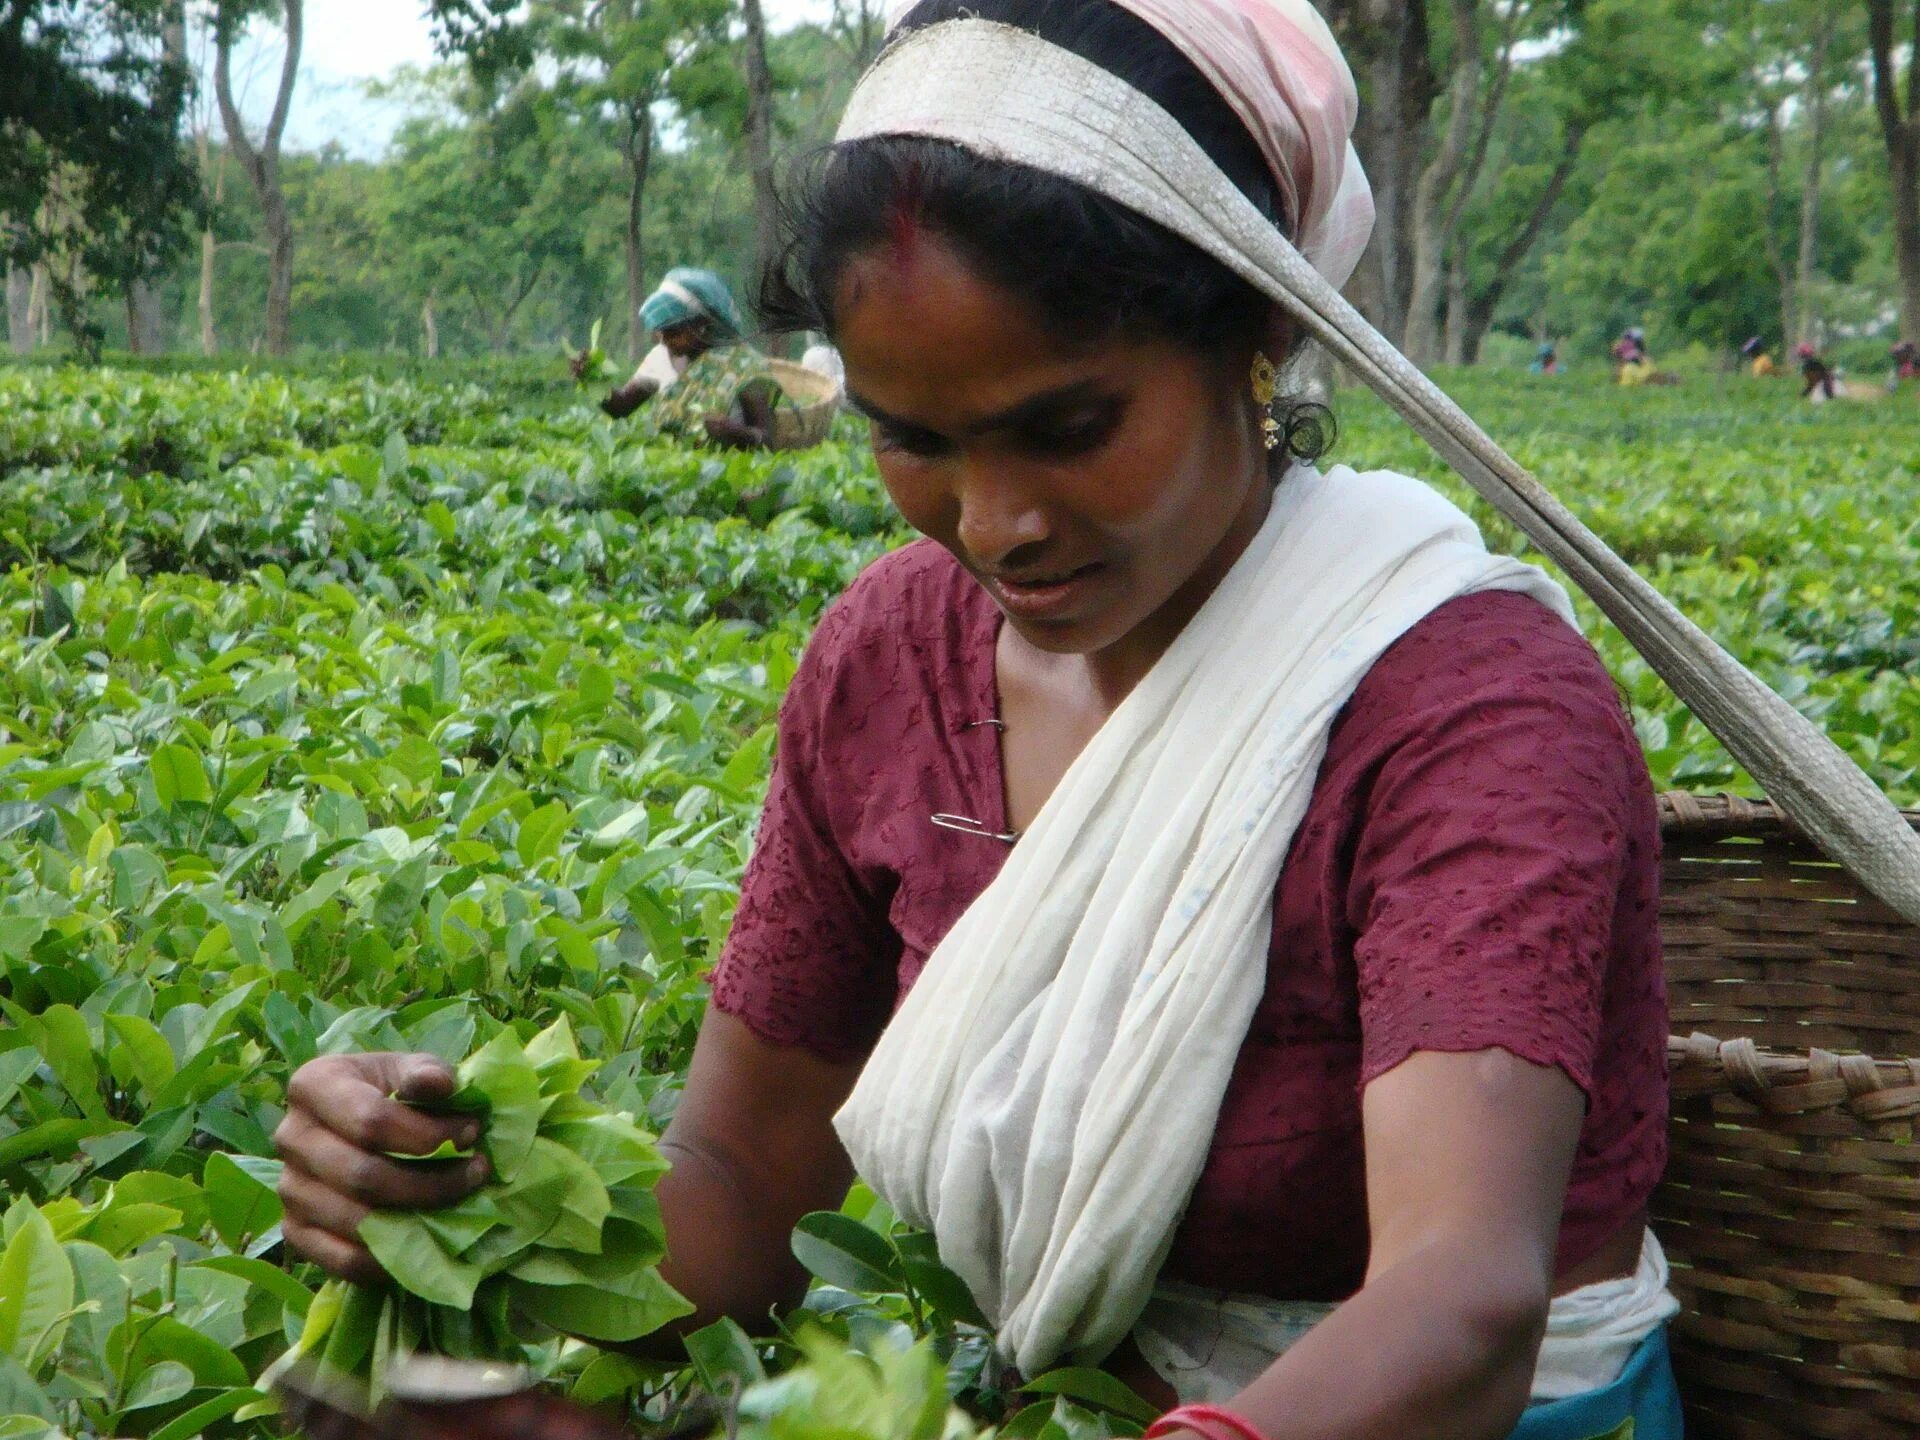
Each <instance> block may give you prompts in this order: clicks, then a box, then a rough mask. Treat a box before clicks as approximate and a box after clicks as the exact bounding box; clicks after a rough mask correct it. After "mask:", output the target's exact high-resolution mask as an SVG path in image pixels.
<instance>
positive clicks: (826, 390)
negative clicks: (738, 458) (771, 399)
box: [767, 358, 840, 450]
mask: <svg viewBox="0 0 1920 1440" xmlns="http://www.w3.org/2000/svg"><path fill="white" fill-rule="evenodd" d="M767 367H768V368H769V369H770V370H771V371H772V372H773V378H774V379H776V380H778V381H779V382H780V388H781V390H782V391H784V392H785V394H784V396H783V398H782V399H781V401H780V403H779V404H778V405H776V406H775V407H774V411H773V433H772V434H771V435H770V436H768V437H767V438H768V448H769V449H773V450H805V449H808V448H809V447H811V446H814V445H818V444H819V443H820V442H821V441H822V440H825V439H826V438H827V433H828V432H829V431H830V430H832V429H833V417H834V416H835V415H836V414H838V413H839V410H840V387H839V386H838V385H836V384H835V383H834V382H833V380H832V379H831V378H829V377H828V376H825V375H822V374H821V373H820V372H819V371H818V370H809V369H807V367H806V366H804V365H796V364H794V362H793V361H791V360H779V359H772V358H770V359H768V361H767Z"/></svg>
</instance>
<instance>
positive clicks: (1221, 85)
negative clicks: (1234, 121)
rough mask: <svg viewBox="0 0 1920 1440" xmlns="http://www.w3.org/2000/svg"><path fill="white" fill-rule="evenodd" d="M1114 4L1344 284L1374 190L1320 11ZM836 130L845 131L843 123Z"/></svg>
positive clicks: (1315, 257) (1315, 259)
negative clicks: (1225, 119)
mask: <svg viewBox="0 0 1920 1440" xmlns="http://www.w3.org/2000/svg"><path fill="white" fill-rule="evenodd" d="M1116 3H1118V4H1119V5H1120V7H1121V8H1122V9H1124V10H1129V11H1131V12H1132V13H1133V14H1135V15H1137V16H1138V17H1139V18H1140V19H1142V20H1144V21H1146V22H1147V24H1149V25H1151V26H1152V27H1153V28H1154V29H1155V30H1157V31H1159V32H1160V34H1161V35H1163V36H1165V37H1166V38H1167V39H1168V40H1169V41H1170V42H1172V44H1173V46H1174V47H1175V48H1176V49H1177V50H1179V51H1180V53H1181V54H1183V55H1185V56H1186V57H1187V59H1188V60H1190V61H1191V62H1192V63H1193V65H1194V67H1195V68H1196V69H1197V70H1199V72H1200V73H1201V74H1202V75H1203V76H1205V77H1206V79H1207V80H1208V81H1209V82H1211V83H1212V85H1213V87H1214V89H1216V90H1217V91H1219V92H1220V95H1221V97H1222V98H1223V99H1224V100H1226V102H1227V103H1228V105H1230V106H1231V107H1232V108H1233V111H1234V113H1235V114H1237V115H1238V116H1239V117H1240V122H1241V123H1242V124H1243V125H1245V126H1246V127H1247V131H1248V133H1249V134H1250V135H1252V136H1253V139H1254V142H1255V143H1256V144H1257V145H1258V146H1259V147H1260V153H1261V154H1262V155H1264V156H1265V157H1266V161H1267V168H1268V169H1269V170H1271V171H1272V172H1273V177H1274V179H1275V181H1276V182H1277V183H1278V185H1279V187H1280V194H1281V196H1282V197H1283V198H1284V200H1285V202H1286V207H1287V215H1288V218H1289V219H1290V220H1291V221H1292V222H1293V228H1294V245H1295V247H1296V248H1297V249H1298V250H1299V251H1300V252H1301V254H1302V255H1304V256H1305V257H1306V259H1307V262H1308V263H1309V264H1310V265H1312V266H1313V268H1314V269H1315V270H1317V271H1319V272H1320V274H1322V275H1324V276H1325V277H1326V278H1327V281H1328V283H1330V284H1331V285H1333V286H1334V287H1335V288H1336V289H1338V288H1339V287H1340V286H1342V285H1345V284H1346V283H1347V279H1348V277H1350V276H1351V275H1352V274H1353V271H1354V267H1355V266H1357V265H1358V264H1359V263H1360V255H1361V252H1362V251H1364V250H1365V249H1366V248H1367V240H1368V238H1369V237H1370V236H1371V235H1372V234H1373V190H1372V187H1371V186H1369V185H1368V183H1367V175H1366V171H1365V169H1364V168H1362V166H1361V164H1360V156H1359V155H1358V153H1357V152H1356V151H1355V150H1354V148H1353V141H1352V136H1353V125H1354V120H1355V117H1356V116H1357V115H1358V113H1359V108H1360V101H1359V95H1358V92H1357V91H1356V90H1355V88H1354V83H1353V74H1352V72H1351V71H1350V70H1349V69H1348V68H1347V61H1346V57H1345V56H1344V55H1342V54H1341V53H1340V45H1339V42H1338V41H1336V40H1335V39H1334V38H1333V33H1332V32H1331V31H1330V30H1328V29H1327V22H1326V21H1325V20H1323V19H1322V18H1321V17H1320V12H1319V11H1317V10H1315V9H1314V8H1313V6H1312V5H1311V4H1309V3H1308V0H1116ZM912 8H913V0H906V3H903V4H897V5H895V6H894V7H893V9H892V10H891V12H890V13H889V16H888V20H889V23H890V24H892V25H898V24H899V22H900V21H901V20H902V19H903V18H904V17H905V16H906V14H907V13H908V12H909V11H910V10H911V9H912ZM950 23H951V22H950ZM895 133H908V132H907V131H906V130H905V129H902V130H899V131H896V132H895ZM841 138H843V139H847V138H852V137H851V136H849V135H848V133H847V131H846V130H845V129H844V128H843V129H842V132H841ZM949 138H955V137H949Z"/></svg>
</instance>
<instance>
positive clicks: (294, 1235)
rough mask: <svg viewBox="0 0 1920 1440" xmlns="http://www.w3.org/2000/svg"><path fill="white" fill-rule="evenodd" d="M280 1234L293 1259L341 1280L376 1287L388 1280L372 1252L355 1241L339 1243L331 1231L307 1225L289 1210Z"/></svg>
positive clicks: (343, 1240)
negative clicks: (304, 1262)
mask: <svg viewBox="0 0 1920 1440" xmlns="http://www.w3.org/2000/svg"><path fill="white" fill-rule="evenodd" d="M280 1234H281V1235H282V1236H283V1237H284V1238H285V1240H286V1242H287V1245H288V1246H289V1248H291V1249H292V1250H293V1252H294V1253H295V1254H296V1255H299V1256H301V1257H302V1258H304V1259H307V1260H311V1261H312V1262H313V1263H314V1264H316V1265H318V1266H319V1267H320V1268H321V1269H322V1270H324V1271H326V1272H327V1273H328V1274H329V1275H332V1276H336V1277H337V1278H339V1279H341V1280H354V1281H358V1282H359V1283H360V1284H362V1285H377V1284H379V1283H380V1282H381V1281H383V1280H385V1279H386V1278H387V1274H386V1271H385V1270H383V1269H381V1268H380V1262H379V1261H378V1260H375V1259H374V1258H373V1252H372V1251H370V1250H368V1249H367V1247H366V1246H364V1245H362V1244H361V1243H360V1242H359V1241H358V1240H345V1239H342V1238H341V1237H340V1236H338V1235H336V1234H334V1233H333V1231H331V1230H328V1229H324V1228H323V1227H321V1226H318V1225H314V1224H310V1223H308V1222H307V1221H306V1220H304V1219H302V1218H301V1217H299V1216H297V1215H296V1214H295V1213H294V1212H293V1210H291V1209H289V1210H288V1211H287V1213H286V1216H285V1218H284V1219H282V1221H281V1222H280Z"/></svg>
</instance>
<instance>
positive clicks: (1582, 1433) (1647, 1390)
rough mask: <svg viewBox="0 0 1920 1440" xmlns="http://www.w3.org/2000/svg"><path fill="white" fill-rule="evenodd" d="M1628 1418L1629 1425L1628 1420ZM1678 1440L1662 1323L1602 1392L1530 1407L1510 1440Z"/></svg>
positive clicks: (1676, 1396)
mask: <svg viewBox="0 0 1920 1440" xmlns="http://www.w3.org/2000/svg"><path fill="white" fill-rule="evenodd" d="M1629 1420H1631V1421H1632V1422H1633V1423H1632V1425H1631V1426H1628V1425H1627V1422H1628V1421H1629ZM1616 1437H1617V1440H1682V1423H1681V1418H1680V1387H1679V1386H1678V1385H1676V1384H1675V1383H1674V1378H1673V1361H1672V1358H1671V1357H1670V1356H1669V1355H1668V1353H1667V1327H1666V1326H1664V1325H1662V1326H1661V1327H1660V1328H1659V1329H1658V1330H1656V1331H1654V1332H1653V1333H1652V1334H1651V1335H1649V1336H1648V1337H1647V1338H1646V1339H1645V1340H1643V1341H1641V1342H1640V1348H1639V1349H1638V1350H1635V1351H1634V1352H1633V1358H1632V1359H1631V1360H1629V1361H1628V1362H1627V1368H1626V1369H1625V1370H1623V1371H1621V1372H1620V1378H1619V1379H1618V1380H1616V1381H1614V1382H1613V1383H1612V1384H1611V1385H1608V1386H1606V1387H1605V1388H1604V1389H1600V1390H1591V1391H1588V1392H1587V1393H1586V1394H1585V1395H1572V1396H1569V1397H1568V1398H1567V1399H1565V1400H1548V1401H1546V1402H1544V1403H1542V1404H1539V1405H1530V1406H1528V1407H1527V1411H1526V1413H1525V1414H1524V1415H1522V1416H1521V1417H1520V1423H1519V1424H1518V1425H1517V1426H1515V1427H1514V1430H1513V1433H1512V1435H1511V1436H1510V1437H1509V1440H1616Z"/></svg>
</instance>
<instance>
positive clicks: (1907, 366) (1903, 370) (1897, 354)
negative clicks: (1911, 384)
mask: <svg viewBox="0 0 1920 1440" xmlns="http://www.w3.org/2000/svg"><path fill="white" fill-rule="evenodd" d="M1887 353H1888V354H1889V355H1891V356H1892V358H1893V376H1892V383H1891V384H1890V385H1888V387H1887V388H1888V389H1890V390H1897V389H1898V388H1899V387H1900V383H1901V382H1902V381H1903V380H1920V345H1916V344H1914V342H1913V341H1911V340H1902V341H1901V342H1900V343H1899V344H1897V345H1895V346H1894V347H1893V348H1892V349H1891V350H1890V351H1888V352H1887Z"/></svg>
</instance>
